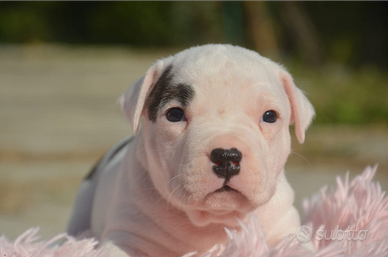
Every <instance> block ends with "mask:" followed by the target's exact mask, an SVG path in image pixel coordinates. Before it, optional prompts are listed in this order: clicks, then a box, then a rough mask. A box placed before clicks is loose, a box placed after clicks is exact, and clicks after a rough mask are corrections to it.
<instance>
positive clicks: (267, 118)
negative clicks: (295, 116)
mask: <svg viewBox="0 0 388 257" xmlns="http://www.w3.org/2000/svg"><path fill="white" fill-rule="evenodd" d="M277 118H278V117H277V115H276V112H275V111H272V110H270V111H266V112H265V113H264V114H263V117H261V121H264V122H268V123H274V122H275V121H276V120H277Z"/></svg>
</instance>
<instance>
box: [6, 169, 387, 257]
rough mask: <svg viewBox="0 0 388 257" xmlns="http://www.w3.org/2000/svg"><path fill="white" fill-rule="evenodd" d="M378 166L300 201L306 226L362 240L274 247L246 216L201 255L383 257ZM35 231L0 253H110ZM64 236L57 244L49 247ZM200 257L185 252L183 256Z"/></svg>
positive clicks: (17, 256)
mask: <svg viewBox="0 0 388 257" xmlns="http://www.w3.org/2000/svg"><path fill="white" fill-rule="evenodd" d="M376 168H377V167H374V168H371V167H367V168H366V169H365V171H364V172H363V173H362V174H361V175H359V176H357V177H355V178H354V179H353V180H352V181H350V182H349V175H348V174H347V175H346V177H345V179H344V181H343V180H341V179H340V178H337V188H335V187H333V188H331V189H330V190H329V189H328V188H327V187H324V188H322V189H321V190H320V192H319V193H317V194H316V195H314V196H313V197H311V198H310V199H308V200H305V202H304V210H305V213H306V221H305V224H306V225H309V226H310V227H311V228H312V229H313V233H314V234H315V233H316V232H317V230H318V229H321V230H322V229H327V230H329V231H330V230H332V229H334V228H335V227H336V226H337V225H338V226H339V228H340V229H343V230H346V228H347V227H348V226H351V225H355V226H356V227H357V229H358V230H361V229H365V230H368V233H367V237H366V238H365V239H364V240H362V241H354V240H347V239H346V238H345V239H344V240H342V241H337V240H321V241H319V240H316V239H315V238H314V237H313V240H312V242H313V244H314V245H315V247H316V248H317V252H315V253H314V254H312V253H309V252H307V250H305V249H304V248H303V247H302V246H301V243H299V241H297V240H296V239H295V237H294V236H292V235H289V236H287V237H286V238H284V239H283V240H282V241H281V242H279V243H278V244H277V245H276V246H275V247H274V248H272V249H269V247H268V245H267V243H266V236H265V234H264V233H263V231H262V229H261V226H260V224H259V221H258V219H257V218H256V217H255V216H251V217H250V221H249V222H248V223H247V224H246V225H243V224H241V227H242V232H237V231H231V230H226V232H225V233H226V234H227V235H228V238H229V241H228V243H227V244H226V246H222V245H215V246H214V247H213V248H212V249H211V250H210V251H208V252H207V253H205V254H203V255H202V257H275V256H276V257H282V256H283V257H285V256H303V257H304V256H315V257H319V256H325V257H334V256H338V257H339V256H355V257H361V256H363V257H366V256H367V257H383V256H387V255H388V198H387V197H386V196H385V192H383V191H382V190H381V187H380V184H379V183H378V182H372V179H373V177H374V175H375V172H376ZM36 235H37V229H30V230H28V231H26V232H25V233H24V234H22V235H21V236H19V237H18V239H17V240H16V241H15V242H14V243H12V242H10V241H9V240H7V239H6V238H5V237H4V236H2V237H0V256H6V257H10V256H13V257H43V256H44V257H65V256H66V257H80V256H85V257H105V256H106V257H108V256H114V254H111V253H110V252H109V251H107V250H105V249H98V250H96V249H95V246H96V245H97V242H96V241H95V240H94V239H82V240H81V239H79V240H76V239H74V238H72V237H69V236H67V235H66V234H61V235H58V236H56V237H54V238H52V239H50V240H48V241H43V242H38V241H37V240H38V237H37V236H36ZM64 239H66V242H65V243H63V244H62V245H60V246H55V247H54V246H53V245H54V244H55V243H57V242H58V241H61V240H64ZM191 256H198V255H197V254H195V253H188V254H186V255H184V257H191Z"/></svg>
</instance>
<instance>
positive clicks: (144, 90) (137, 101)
mask: <svg viewBox="0 0 388 257" xmlns="http://www.w3.org/2000/svg"><path fill="white" fill-rule="evenodd" d="M163 66H164V62H163V60H159V61H157V62H156V63H155V64H154V65H152V66H151V68H149V69H148V71H147V72H146V74H145V76H144V77H142V78H140V79H139V80H137V81H136V82H135V83H134V84H133V85H132V86H131V87H130V88H129V89H128V90H127V91H126V92H125V93H124V94H123V95H122V96H121V97H120V100H119V101H120V105H121V110H122V111H123V112H124V114H125V115H126V116H127V118H128V120H129V122H130V123H131V126H132V130H133V134H134V135H136V133H137V131H138V129H139V123H140V117H141V114H142V112H143V109H144V102H145V99H146V96H147V94H148V92H149V91H150V90H151V88H152V86H153V85H154V84H155V83H156V81H157V80H158V78H159V76H160V74H161V72H162V70H163Z"/></svg>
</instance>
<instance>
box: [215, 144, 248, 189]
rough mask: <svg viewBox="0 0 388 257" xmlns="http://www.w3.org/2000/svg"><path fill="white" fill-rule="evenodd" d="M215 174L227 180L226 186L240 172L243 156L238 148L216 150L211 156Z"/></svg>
mask: <svg viewBox="0 0 388 257" xmlns="http://www.w3.org/2000/svg"><path fill="white" fill-rule="evenodd" d="M210 159H211V161H212V162H213V163H214V164H215V165H213V171H214V173H215V174H216V175H217V176H218V177H221V178H225V182H224V184H226V183H227V182H228V181H229V180H230V178H231V177H232V176H234V175H237V174H238V173H239V172H240V162H241V159H242V154H241V152H240V151H239V150H237V149H236V148H232V149H222V148H216V149H213V151H212V152H211V154H210Z"/></svg>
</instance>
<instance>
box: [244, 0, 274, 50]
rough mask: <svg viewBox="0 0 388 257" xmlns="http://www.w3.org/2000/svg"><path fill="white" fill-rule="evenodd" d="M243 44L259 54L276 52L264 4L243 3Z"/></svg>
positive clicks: (270, 22) (270, 21)
mask: <svg viewBox="0 0 388 257" xmlns="http://www.w3.org/2000/svg"><path fill="white" fill-rule="evenodd" d="M242 7H243V8H242V10H243V16H244V34H245V44H246V46H247V47H248V48H251V49H255V50H257V51H258V52H259V53H263V54H269V55H271V54H274V53H277V52H278V44H277V41H276V36H275V31H274V28H273V22H272V19H271V15H270V13H269V11H268V7H267V3H266V2H262V1H259V2H256V1H243V2H242Z"/></svg>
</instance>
